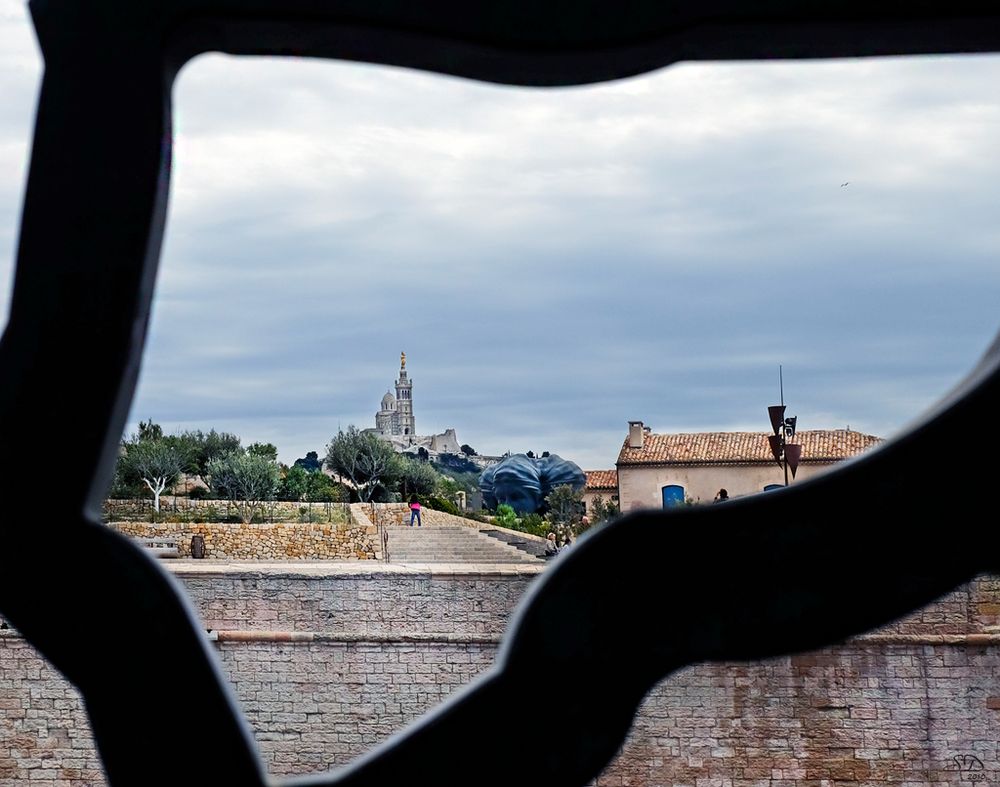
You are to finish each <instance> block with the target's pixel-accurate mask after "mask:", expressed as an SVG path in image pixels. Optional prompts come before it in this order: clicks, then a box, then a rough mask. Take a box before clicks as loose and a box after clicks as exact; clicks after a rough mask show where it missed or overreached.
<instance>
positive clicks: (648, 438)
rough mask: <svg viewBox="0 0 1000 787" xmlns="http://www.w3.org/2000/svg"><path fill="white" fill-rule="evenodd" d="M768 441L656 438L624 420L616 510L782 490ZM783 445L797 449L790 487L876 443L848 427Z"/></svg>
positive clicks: (806, 433) (744, 435)
mask: <svg viewBox="0 0 1000 787" xmlns="http://www.w3.org/2000/svg"><path fill="white" fill-rule="evenodd" d="M768 436H769V433H768V432H697V433H691V434H684V433H680V434H655V433H653V432H651V431H650V430H649V428H648V427H646V426H644V425H643V423H642V422H641V421H631V422H629V434H628V437H626V438H625V441H624V443H623V444H622V448H621V451H620V452H619V454H618V461H617V463H616V465H617V470H618V472H617V477H618V494H619V496H620V500H619V505H620V508H621V510H622V511H631V510H634V509H637V508H661V507H669V506H672V505H678V504H683V503H707V502H711V501H712V500H713V499H715V497H716V496H718V495H719V493H720V492H721V490H726V492H727V495H728V497H729V498H733V497H739V496H742V495H749V494H756V493H757V492H762V491H767V490H769V489H773V488H775V487H780V486H784V484H785V471H784V467H783V466H782V465H779V464H778V463H777V462H776V461H775V459H774V456H773V455H772V453H771V449H770V446H769V444H768ZM790 442H793V443H798V444H799V445H801V446H802V458H801V460H800V462H799V465H798V468H797V470H796V472H795V473H793V474H791V475H789V477H788V481H789V483H792V482H793V481H802V480H804V479H806V478H809V477H810V476H813V475H815V474H817V473H820V472H823V471H824V470H827V469H828V468H830V467H832V466H833V465H835V464H836V463H837V462H841V461H843V460H845V459H850V458H851V457H854V456H857V455H858V454H860V453H862V452H864V451H867V450H869V449H872V448H874V447H875V446H877V445H878V444H879V443H881V442H882V438H880V437H876V436H874V435H869V434H863V433H861V432H854V431H851V430H849V429H815V430H803V431H799V432H796V433H795V436H794V437H793V438H792V439H791V440H790ZM599 472H600V471H599ZM603 472H608V471H603ZM595 482H596V476H595Z"/></svg>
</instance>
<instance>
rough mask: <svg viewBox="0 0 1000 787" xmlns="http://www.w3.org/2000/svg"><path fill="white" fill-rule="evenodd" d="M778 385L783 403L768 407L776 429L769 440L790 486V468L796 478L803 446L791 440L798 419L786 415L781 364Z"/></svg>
mask: <svg viewBox="0 0 1000 787" xmlns="http://www.w3.org/2000/svg"><path fill="white" fill-rule="evenodd" d="M778 387H779V390H780V393H781V404H775V405H771V406H770V407H768V408H767V414H768V417H769V418H770V419H771V428H772V429H773V430H774V434H772V435H768V438H767V442H768V445H770V446H771V454H772V455H773V456H774V461H776V462H777V463H778V464H779V465H782V466H783V467H784V469H785V486H788V470H789V468H791V471H792V478H795V471H796V470H797V469H798V467H799V461H800V460H801V459H802V446H801V445H799V444H798V443H792V442H790V440H792V438H794V437H795V425H796V421H797V420H798V419H797V417H796V416H794V415H793V416H790V417H788V418H786V417H785V385H784V380H783V379H782V374H781V367H780V366H779V367H778Z"/></svg>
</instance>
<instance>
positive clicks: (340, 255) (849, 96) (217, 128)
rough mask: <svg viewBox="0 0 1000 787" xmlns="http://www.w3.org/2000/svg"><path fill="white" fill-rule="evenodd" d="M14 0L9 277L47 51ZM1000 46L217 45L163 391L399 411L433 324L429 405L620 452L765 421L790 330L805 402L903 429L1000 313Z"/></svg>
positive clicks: (277, 439) (300, 426) (179, 99)
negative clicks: (478, 63) (783, 59)
mask: <svg viewBox="0 0 1000 787" xmlns="http://www.w3.org/2000/svg"><path fill="white" fill-rule="evenodd" d="M2 9H3V13H0V36H2V37H0V44H2V45H4V49H3V54H2V55H0V89H2V90H3V91H4V96H5V99H7V98H8V97H10V98H9V100H8V101H6V102H5V106H3V107H0V170H2V172H3V173H4V178H3V179H2V180H0V281H5V280H9V277H10V270H11V266H12V263H11V259H12V252H13V246H14V242H15V237H16V221H17V215H18V212H19V204H20V188H21V187H22V185H23V173H24V166H25V157H26V153H27V149H28V146H27V140H28V139H29V136H30V126H31V113H32V111H33V102H34V91H35V89H36V83H37V79H38V74H39V73H40V70H39V68H38V64H37V57H36V55H35V48H34V42H33V40H32V36H31V33H30V28H29V27H28V26H27V21H26V19H25V18H24V15H23V12H22V11H21V10H20V8H18V9H17V10H14V9H11V8H10V7H9V6H7V5H5V6H3V7H2ZM998 66H1000V61H998V60H997V59H996V58H983V57H956V58H936V59H930V58H928V59H882V60H866V61H857V62H850V63H843V62H819V63H769V64H761V65H753V66H750V65H747V64H727V65H704V64H701V65H681V66H677V67H674V68H671V69H667V70H665V71H661V72H657V73H655V74H653V75H649V76H646V77H642V78H637V79H631V80H626V81H623V82H619V83H614V84H608V85H598V86H590V87H581V88H574V89H569V90H535V89H533V90H517V89H513V88H508V87H497V86H489V85H479V84H476V83H472V82H468V81H464V80H458V79H453V78H444V77H439V76H433V75H424V74H417V73H411V72H406V71H403V70H400V69H391V68H380V67H373V66H364V65H356V64H352V65H347V64H329V63H316V62H301V61H282V60H268V59H252V60H237V59H234V58H227V57H222V56H217V55H212V56H204V57H202V58H199V59H197V60H196V61H195V62H193V63H192V64H190V65H189V66H188V67H186V68H185V70H184V71H183V72H182V74H181V77H180V79H179V82H178V84H177V86H176V89H175V101H176V106H175V120H176V124H175V141H176V148H175V168H174V175H173V183H172V197H171V205H170V215H169V224H168V230H167V237H166V242H165V248H164V254H163V262H162V268H161V272H160V277H159V283H158V290H157V300H156V304H155V309H154V315H153V321H152V330H151V333H150V337H149V343H148V351H147V354H146V357H145V361H144V366H143V370H142V375H141V379H140V386H139V390H138V392H137V398H136V402H135V404H134V407H133V420H134V421H137V420H138V419H139V418H147V417H152V418H154V419H155V420H158V421H159V422H161V423H162V424H163V425H164V426H165V427H166V428H168V429H173V428H177V429H179V428H209V427H216V428H220V429H230V430H232V431H236V432H238V433H239V434H241V435H242V436H243V437H244V438H245V440H246V441H248V442H249V441H252V440H258V439H267V440H270V441H272V442H274V443H276V444H277V445H278V446H279V449H280V450H281V457H282V459H283V460H285V461H291V460H292V459H294V458H296V457H297V456H301V455H303V454H304V453H305V452H306V451H307V450H322V448H323V446H324V445H325V443H326V441H328V440H329V438H330V437H331V436H332V435H333V434H334V433H335V431H336V429H337V428H338V426H344V427H346V426H347V425H348V424H349V423H356V424H359V425H362V426H367V425H370V424H372V423H373V418H374V411H375V409H376V408H377V406H378V402H379V399H380V397H381V394H382V393H383V392H384V390H386V388H387V387H388V386H390V385H391V383H392V380H393V378H394V376H395V373H396V361H397V358H398V353H399V351H400V350H406V351H407V354H408V356H409V357H410V358H411V366H410V368H411V374H412V376H413V377H414V379H415V381H416V387H415V406H416V416H417V421H418V427H419V428H420V429H421V430H427V431H432V430H433V431H437V430H440V429H444V428H445V427H448V426H454V427H455V428H456V429H458V434H459V437H460V439H461V440H462V441H464V442H469V443H471V444H472V445H473V446H474V447H476V448H477V449H479V450H480V451H484V452H497V453H499V452H502V451H505V450H508V449H509V450H515V451H516V450H527V449H533V450H537V451H542V450H549V451H553V452H556V453H560V454H561V455H563V456H566V457H568V458H571V459H574V460H575V461H578V462H579V463H581V464H583V465H585V466H587V467H588V468H590V467H610V466H611V465H612V464H613V462H614V459H615V456H616V454H617V450H618V447H619V446H620V443H621V440H622V437H623V435H624V431H625V422H626V421H627V420H629V419H643V420H645V421H646V422H647V423H649V424H650V425H652V426H653V427H654V428H655V429H661V430H664V431H674V430H676V431H694V430H699V429H761V430H763V429H765V428H766V427H767V418H766V412H765V408H766V406H767V405H768V404H772V403H774V401H775V400H776V397H777V393H778V392H777V369H778V365H779V364H781V365H783V367H784V371H785V382H786V399H787V401H788V404H789V407H790V411H791V412H794V413H797V414H798V416H799V418H800V424H802V426H803V427H806V428H824V427H829V428H833V427H842V426H845V425H847V424H850V425H851V427H852V428H855V429H860V430H863V431H870V432H874V433H878V434H890V433H891V432H893V431H894V430H896V429H898V428H900V427H901V426H903V425H904V424H906V423H908V422H909V421H910V420H912V419H913V418H914V417H916V416H917V415H918V414H919V413H920V412H921V411H922V410H924V409H925V408H927V407H928V406H929V405H930V404H931V403H932V402H933V401H934V400H935V399H936V398H937V397H939V396H940V395H942V394H943V393H945V391H946V390H947V389H948V388H949V387H950V386H951V385H952V384H953V383H954V382H956V381H957V380H958V379H959V377H960V376H961V375H962V374H963V373H964V371H965V370H967V369H968V368H969V367H970V366H971V365H972V364H973V363H974V362H975V361H976V360H977V358H978V356H979V354H980V353H981V352H982V351H983V350H984V349H985V348H986V346H987V344H988V343H989V341H990V338H991V336H992V334H993V332H994V331H995V329H996V318H995V303H996V300H997V297H996V296H997V293H998V290H1000V286H998V285H1000V281H998V279H1000V272H998V267H997V266H996V264H995V260H996V257H997V252H998V250H1000V231H998V230H997V229H996V228H995V205H996V202H997V198H996V197H997V195H996V185H995V184H996V183H998V182H1000V178H998V175H1000V171H998V170H1000V161H998V160H997V158H996V157H995V156H994V155H993V150H992V148H993V140H994V139H995V137H996V134H997V131H998V127H1000V102H997V100H996V98H995V88H994V85H995V81H996V76H997V73H996V72H997V69H998ZM845 181H846V182H848V183H849V185H848V186H845V187H842V186H841V183H843V182H845ZM6 298H7V291H6V290H3V291H2V292H0V306H4V307H5V305H6Z"/></svg>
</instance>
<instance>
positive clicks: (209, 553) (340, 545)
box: [108, 522, 382, 561]
mask: <svg viewBox="0 0 1000 787" xmlns="http://www.w3.org/2000/svg"><path fill="white" fill-rule="evenodd" d="M108 526H109V527H110V528H112V529H113V530H116V531H117V532H119V533H122V534H123V535H127V536H133V537H135V538H173V539H176V540H177V542H178V548H179V549H180V553H181V554H180V556H181V557H191V538H192V536H195V535H200V536H202V537H203V538H204V539H205V558H206V559H209V560H259V561H266V560H381V558H382V545H381V542H380V541H379V538H378V534H377V533H376V530H375V528H374V527H372V526H370V525H366V524H361V523H359V524H343V525H336V524H326V523H321V524H311V525H310V524H303V523H298V522H290V523H289V522H279V523H276V524H252V525H243V524H229V523H212V524H208V523H201V524H198V523H176V522H157V523H156V524H153V523H150V522H111V523H109V525H108Z"/></svg>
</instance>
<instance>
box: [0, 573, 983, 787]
mask: <svg viewBox="0 0 1000 787" xmlns="http://www.w3.org/2000/svg"><path fill="white" fill-rule="evenodd" d="M355 565H356V566H357V568H355V569H353V570H351V571H348V572H347V573H343V572H340V571H333V570H332V569H331V570H330V573H328V574H325V575H318V576H297V575H294V574H293V573H292V572H291V571H289V572H286V573H281V572H279V573H271V572H266V571H252V570H251V571H247V570H243V569H241V570H239V571H233V570H229V571H225V570H224V568H225V567H223V566H219V567H218V568H217V570H215V569H213V571H214V573H213V571H210V572H208V573H194V572H193V570H191V569H187V570H185V569H184V567H183V566H182V565H180V564H178V565H174V566H171V570H173V571H175V572H176V573H177V575H178V577H179V578H180V579H181V580H182V582H183V583H184V584H185V586H186V587H187V589H188V591H189V593H190V595H191V598H192V600H193V601H194V603H195V606H196V608H197V609H198V610H199V614H200V616H201V618H202V622H203V624H204V625H205V626H206V627H207V628H212V629H213V632H214V634H215V635H216V636H217V637H218V640H217V642H216V643H215V645H214V647H215V648H216V650H217V653H218V655H219V658H220V661H221V663H222V665H223V670H224V672H225V673H226V674H227V675H228V677H229V679H230V680H231V681H232V684H233V688H234V691H235V694H236V696H237V697H238V699H239V702H240V704H241V706H242V707H243V710H244V711H245V712H246V714H247V716H248V719H249V720H250V724H251V726H252V728H253V729H254V731H255V735H256V738H257V741H258V744H259V746H260V750H261V752H262V755H263V757H264V759H265V762H266V763H267V767H268V769H269V771H270V772H271V773H273V774H275V775H281V774H297V773H308V772H313V771H316V770H323V769H326V768H330V767H334V766H338V765H342V764H344V763H346V762H348V761H349V760H350V759H352V758H353V757H355V756H357V755H358V754H360V753H361V752H363V751H366V750H368V749H369V748H371V747H372V746H373V745H375V744H377V743H378V742H380V741H382V740H384V739H385V738H386V737H387V736H389V735H390V734H392V733H393V732H394V731H396V730H398V729H400V728H401V727H403V726H405V725H407V724H408V723H410V722H411V721H413V720H414V719H416V718H417V717H418V716H420V715H421V714H422V713H423V712H424V711H425V710H427V709H428V708H430V707H432V706H433V705H435V704H436V703H437V702H438V701H439V700H441V699H443V698H444V697H445V696H447V695H448V694H450V693H452V692H453V691H455V690H456V689H457V688H458V687H459V686H462V685H464V684H465V683H467V682H468V681H469V680H471V679H472V678H473V677H475V676H476V675H478V674H481V673H482V672H483V671H484V670H486V669H488V667H489V666H490V664H491V662H492V659H493V658H494V656H495V653H496V648H497V644H498V642H499V638H500V635H501V633H502V631H503V630H504V628H505V626H506V623H507V620H508V619H509V616H510V613H511V612H512V610H513V609H514V607H515V606H516V604H517V601H518V599H519V598H520V597H521V595H522V594H523V592H524V590H525V589H526V588H527V586H528V585H529V584H530V582H531V581H532V577H531V576H525V575H523V574H514V573H504V572H501V571H496V572H490V573H488V574H475V573H470V572H466V573H464V574H463V573H455V574H435V573H430V572H415V571H407V570H401V569H390V568H389V567H383V566H381V565H379V564H374V563H371V564H363V563H358V564H355ZM998 615H1000V586H998V582H997V581H996V580H992V579H980V580H977V581H975V582H973V583H971V584H970V585H968V586H966V587H964V588H961V589H959V590H958V591H956V592H955V593H953V594H951V595H950V596H948V597H947V598H945V599H943V600H941V601H940V602H938V603H937V604H933V605H931V606H930V607H928V608H926V609H925V610H922V611H921V612H919V613H916V614H914V615H912V616H910V617H909V618H907V619H906V620H903V621H900V622H899V623H896V624H894V625H893V626H890V627H887V628H885V629H882V630H880V631H877V632H873V633H872V634H868V635H865V636H862V637H858V638H855V639H852V640H850V641H848V642H845V643H843V644H841V645H838V646H836V647H832V648H827V649H824V650H820V651H815V652H812V653H806V654H799V655H795V656H787V657H782V658H777V659H771V660H768V661H765V662H760V663H746V664H742V663H720V664H700V665H695V666H691V667H689V668H686V669H684V670H682V671H680V672H679V673H677V674H675V675H673V676H671V677H670V678H669V679H668V680H665V681H663V682H662V683H661V684H659V685H658V686H656V687H655V688H654V689H653V690H652V691H651V692H650V694H649V695H648V696H647V698H646V701H645V702H644V703H643V705H642V707H641V709H640V712H639V714H638V716H637V717H636V720H635V723H634V726H633V729H632V731H631V733H630V735H629V737H628V739H627V741H626V742H625V744H624V745H623V747H622V749H621V752H620V753H619V755H618V756H617V757H616V759H615V760H614V761H613V762H612V763H611V764H610V765H609V767H608V768H607V769H606V771H605V772H604V773H603V774H602V775H601V776H600V777H599V779H598V780H597V782H596V783H597V784H598V785H600V786H601V787H604V786H608V787H612V786H613V787H624V786H625V785H635V786H638V785H648V786H649V787H657V786H660V785H662V787H668V786H669V787H793V786H794V787H874V786H881V785H896V786H898V787H918V785H919V786H920V787H925V786H926V785H954V786H955V787H969V786H970V785H976V784H1000V751H998V742H1000V637H998V633H997V631H998V630H997V626H998ZM282 632H299V635H297V640H296V641H287V639H288V638H287V637H285V641H282V639H281V636H280V635H281V634H282ZM310 632H311V634H312V635H309V633H310ZM269 633H275V634H278V635H279V636H274V637H270V638H269V636H268V635H269ZM539 701H543V700H542V699H540V700H539ZM526 713H529V712H528V710H527V709H526ZM529 715H530V713H529ZM484 734H485V735H487V737H488V732H487V733H484ZM536 743H537V735H533V736H532V738H531V742H530V745H535V744H536ZM515 751H516V750H515V749H512V752H515ZM511 756H516V755H515V754H513V753H512V755H511ZM97 774H99V765H98V763H97V760H96V757H95V756H94V754H93V750H92V746H91V743H90V740H89V733H88V732H87V729H86V722H85V719H84V716H83V714H82V711H81V709H80V706H79V703H78V701H77V698H76V695H75V692H74V691H73V690H72V689H71V688H70V687H68V686H67V685H66V684H65V682H64V681H62V679H61V678H60V677H59V676H58V675H57V674H55V673H54V671H52V670H51V669H50V668H49V667H48V666H47V665H46V664H45V663H44V662H43V661H42V660H40V659H39V658H38V657H37V656H36V655H35V654H34V653H33V651H32V650H31V649H30V647H28V646H27V645H26V644H25V643H24V642H23V640H21V639H20V638H19V637H18V636H17V635H16V633H13V632H10V631H6V632H0V787H14V785H23V784H33V785H38V787H66V786H68V785H72V786H73V787H83V786H84V785H87V787H95V786H96V785H97V784H100V783H102V782H101V780H100V779H98V778H97ZM473 781H474V780H473Z"/></svg>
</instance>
